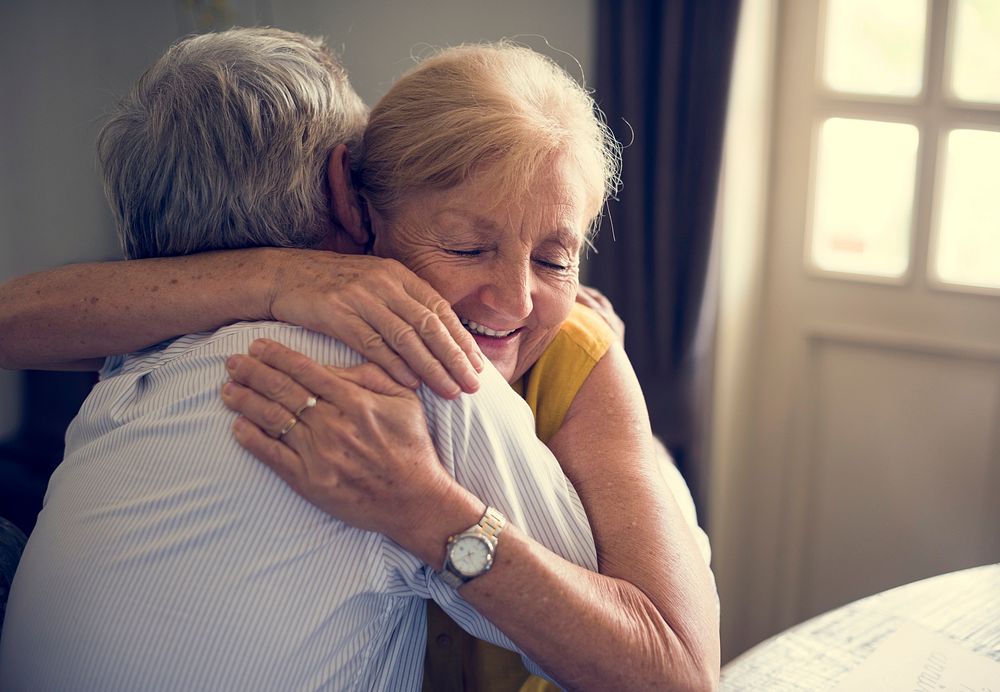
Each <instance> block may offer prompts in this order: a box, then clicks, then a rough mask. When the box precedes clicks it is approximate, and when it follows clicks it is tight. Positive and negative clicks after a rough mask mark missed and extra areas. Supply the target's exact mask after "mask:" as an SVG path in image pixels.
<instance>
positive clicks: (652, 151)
mask: <svg viewBox="0 0 1000 692" xmlns="http://www.w3.org/2000/svg"><path fill="white" fill-rule="evenodd" d="M738 19H739V0H599V1H598V11H597V24H598V49H597V60H598V68H597V69H598V71H597V85H596V86H597V99H598V102H599V103H600V105H601V108H602V109H603V110H604V113H605V115H606V116H607V120H608V124H609V125H610V127H611V128H612V130H614V132H615V134H616V135H617V137H618V139H619V141H621V142H622V143H624V144H625V145H626V148H625V151H624V153H623V171H622V179H623V181H624V187H623V188H622V190H621V193H620V194H619V199H618V200H617V201H613V202H611V203H610V205H609V209H608V212H609V217H608V218H605V220H604V223H603V225H602V228H601V233H600V235H599V236H598V238H597V241H596V248H597V254H596V255H592V256H591V258H590V262H589V274H588V277H589V281H590V283H592V284H593V285H594V286H596V287H597V288H599V289H600V290H601V291H603V292H604V293H605V294H606V295H607V296H608V297H609V298H610V299H611V301H612V302H613V303H614V305H615V308H616V310H617V311H618V313H619V314H620V315H621V316H622V318H623V319H624V320H625V323H626V325H627V326H626V332H625V338H626V343H625V347H626V350H627V352H628V354H629V357H630V359H631V361H632V364H633V366H634V367H635V369H636V372H637V373H638V376H639V380H640V382H641V383H642V387H643V391H644V393H645V396H646V402H647V404H648V406H649V412H650V418H651V420H652V424H653V431H654V432H655V433H656V434H657V435H658V436H659V437H660V439H662V440H663V441H664V443H665V444H666V445H667V447H668V449H670V451H671V453H672V454H673V456H674V458H675V460H676V461H677V464H678V466H679V467H680V469H681V472H682V473H684V474H685V476H686V478H687V479H688V482H689V484H690V485H691V487H692V491H693V492H694V495H695V499H696V501H698V500H700V498H701V497H702V491H703V488H702V487H701V484H700V483H699V481H700V480H701V479H700V478H699V474H698V472H699V469H700V468H702V467H703V462H704V460H705V454H706V450H705V445H704V440H705V438H706V435H705V432H706V429H707V422H706V420H705V416H706V415H707V411H708V410H709V394H710V392H711V364H712V348H711V344H712V342H713V341H714V338H713V336H714V330H713V329H712V325H713V323H714V315H715V310H714V305H715V300H716V295H717V291H716V289H715V283H716V280H715V272H714V271H713V268H712V264H713V263H712V259H711V258H712V245H713V242H712V226H713V217H714V211H715V197H716V189H717V187H718V179H719V165H720V161H721V155H722V139H723V131H724V127H725V115H726V101H727V97H728V92H729V76H730V72H731V66H732V65H731V64H732V55H733V48H734V44H735V39H736V26H737V23H738Z"/></svg>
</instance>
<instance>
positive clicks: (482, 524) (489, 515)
mask: <svg viewBox="0 0 1000 692" xmlns="http://www.w3.org/2000/svg"><path fill="white" fill-rule="evenodd" d="M506 525H507V518H506V517H504V515H503V514H502V513H501V512H500V510H498V509H496V508H495V507H487V508H486V513H485V514H483V516H482V518H481V519H480V520H479V523H477V524H475V525H473V526H470V527H469V528H468V529H466V530H465V531H462V532H461V533H457V534H455V535H454V536H451V537H449V538H448V543H447V547H446V551H447V550H448V549H450V548H451V546H452V544H453V543H454V542H455V541H456V540H458V539H459V538H462V537H463V536H475V537H477V538H481V539H482V540H484V541H486V543H487V544H488V545H489V547H490V560H489V562H487V564H486V565H485V566H484V568H483V570H482V571H481V572H480V573H479V574H473V575H465V574H462V573H461V572H459V571H458V570H457V569H455V567H454V566H452V564H451V556H450V552H448V553H446V555H445V561H444V569H442V570H441V571H440V572H438V576H440V577H441V580H442V581H444V583H446V584H447V585H448V586H450V587H452V588H453V589H457V588H458V587H460V586H462V584H465V583H468V582H469V581H471V580H473V579H475V578H476V577H478V576H481V575H482V574H485V573H486V572H489V571H490V569H491V568H492V567H493V561H494V555H495V551H496V546H497V542H498V540H499V537H500V533H501V532H502V531H503V529H504V526H506Z"/></svg>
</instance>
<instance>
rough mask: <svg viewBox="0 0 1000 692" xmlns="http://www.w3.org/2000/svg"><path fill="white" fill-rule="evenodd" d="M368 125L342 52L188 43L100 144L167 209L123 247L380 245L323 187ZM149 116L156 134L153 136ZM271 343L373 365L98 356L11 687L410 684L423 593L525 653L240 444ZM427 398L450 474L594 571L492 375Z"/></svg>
mask: <svg viewBox="0 0 1000 692" xmlns="http://www.w3.org/2000/svg"><path fill="white" fill-rule="evenodd" d="M287 103H291V104H292V105H291V106H286V105H284V104H287ZM269 108H270V109H274V110H273V112H270V113H268V112H266V111H267V109H269ZM262 112H263V113H264V115H263V116H262V115H261V113H262ZM365 116H366V110H365V108H364V106H363V105H362V103H361V102H360V100H359V99H358V97H357V96H356V95H355V94H354V92H353V91H352V90H351V87H350V85H349V84H348V82H347V79H346V75H345V74H344V72H343V70H342V69H341V68H340V67H339V66H338V65H337V64H336V62H335V61H334V59H333V57H332V56H331V55H330V54H329V53H328V52H327V51H326V50H325V49H323V48H322V47H321V46H320V45H318V44H317V43H315V42H314V41H311V40H309V39H306V38H304V37H301V36H297V35H293V34H288V33H285V32H280V31H276V30H264V29H261V30H234V31H231V32H225V33H222V34H217V35H206V36H200V37H195V38H191V39H188V40H186V41H184V42H182V43H180V44H178V45H176V46H174V47H173V48H171V50H170V51H169V52H168V53H167V54H166V55H165V56H164V57H163V58H161V60H160V61H159V62H157V64H156V65H155V66H154V67H153V68H151V70H150V71H149V72H148V73H147V74H146V75H145V76H144V77H143V79H142V80H140V82H139V83H138V84H137V86H136V88H135V89H134V90H133V93H132V94H131V95H130V96H129V98H128V99H127V100H126V101H125V102H124V103H123V105H122V107H121V109H120V111H119V113H118V114H117V115H116V117H115V118H114V119H113V120H112V122H111V123H110V124H109V125H108V127H106V128H105V130H104V131H103V133H102V137H101V143H100V146H101V148H102V151H103V152H104V154H105V155H104V159H105V160H104V162H103V163H104V173H105V176H106V179H107V180H108V181H109V184H108V190H109V197H110V198H111V201H112V203H113V204H114V205H116V206H117V207H118V208H123V209H124V208H129V207H130V205H145V206H147V207H148V206H153V207H157V208H158V209H159V210H160V214H159V216H158V217H157V218H151V219H148V225H146V226H144V227H140V228H136V227H135V226H133V227H130V228H129V229H127V231H126V233H127V236H126V238H125V246H126V249H127V252H128V254H130V256H133V257H142V256H155V255H157V254H181V253H184V252H190V251H196V250H206V249H216V248H225V247H233V246H236V247H240V246H253V245H265V246H266V245H287V244H290V243H289V241H288V238H286V237H285V235H284V234H287V233H288V229H294V232H297V233H300V234H301V237H299V238H296V239H293V243H292V244H296V245H300V246H307V247H314V248H329V249H335V250H340V251H348V252H350V251H354V252H357V251H359V250H360V247H361V244H362V243H363V242H364V240H365V239H364V238H352V237H349V236H348V235H347V234H346V233H344V232H343V229H342V227H340V226H339V225H338V224H337V218H336V213H335V212H336V210H335V209H332V208H331V206H332V205H334V204H335V202H330V201H326V200H328V199H333V195H330V197H327V195H328V191H327V190H325V189H323V187H319V186H317V184H316V183H315V181H316V179H317V177H318V176H317V175H316V173H317V172H318V171H321V170H324V169H325V167H326V165H327V161H328V159H329V157H330V155H331V152H332V151H333V150H334V149H335V148H336V147H337V145H338V144H341V143H345V142H346V143H354V142H356V141H357V140H358V137H359V136H360V134H361V132H362V129H363V127H364V124H365ZM135 119H143V120H144V123H143V125H144V126H145V125H146V124H150V125H152V127H153V128H159V129H160V132H161V134H162V135H163V136H161V137H160V138H159V139H156V138H145V137H143V136H141V135H142V134H144V133H145V130H144V129H143V128H142V127H139V128H136V127H134V126H133V125H134V121H135ZM205 143H207V145H205ZM151 145H154V146H159V147H162V148H161V149H160V150H158V151H157V150H151V148H150V147H151ZM200 145H204V146H205V148H202V149H199V146H200ZM111 151H113V155H108V154H107V152H111ZM206 151H210V152H212V154H211V155H210V154H208V153H206ZM135 156H141V157H142V158H143V159H144V160H145V161H146V164H147V165H148V166H149V168H150V175H148V176H147V177H146V179H144V180H136V179H135V178H134V177H132V176H122V175H120V170H121V168H122V167H126V166H128V165H130V164H131V163H132V161H130V160H129V157H135ZM289 180H292V181H299V185H298V187H295V186H292V185H289V184H288V183H287V181H289ZM275 189H280V190H284V191H285V194H280V193H275V192H273V191H274V190H275ZM317 193H319V194H317ZM320 195H322V196H320ZM140 197H144V198H145V199H140ZM317 197H319V199H318V200H317ZM150 199H155V200H157V201H158V204H153V205H150V204H149V200H150ZM250 200H252V202H250ZM317 202H319V204H317ZM317 210H318V211H319V213H317ZM154 229H156V230H157V231H162V230H164V229H170V231H171V232H170V233H165V234H164V233H159V234H156V233H155V232H154ZM199 233H200V235H199ZM263 336H267V337H270V338H272V339H275V340H279V341H281V342H283V343H286V344H289V345H292V346H294V347H295V348H297V349H299V350H301V351H303V352H304V353H308V354H310V355H311V356H313V357H314V358H317V359H318V360H321V361H323V362H328V363H336V364H339V365H342V366H352V365H357V364H358V363H360V357H359V356H357V355H356V354H355V353H353V352H352V351H350V349H348V348H347V347H346V346H344V345H343V344H341V343H339V342H336V341H334V340H332V339H329V338H327V337H322V336H320V335H318V334H315V333H312V332H307V331H305V330H303V329H301V328H296V327H290V326H287V325H281V324H278V323H253V324H249V323H247V324H239V325H235V326H232V327H228V328H224V329H221V330H219V331H217V332H214V333H211V334H197V335H190V336H186V337H182V338H180V339H178V340H176V341H174V342H172V343H169V344H163V345H161V346H160V347H158V348H155V349H153V350H150V351H147V352H144V353H139V354H134V355H131V356H128V357H121V358H115V359H110V360H109V362H108V363H107V364H106V365H105V368H104V369H103V371H102V380H103V381H102V382H101V383H100V384H99V385H98V386H97V387H96V388H95V390H94V392H93V394H92V395H91V396H90V397H89V399H88V400H87V402H86V403H85V404H84V406H83V408H82V410H81V413H80V415H79V417H78V418H77V420H76V421H74V424H73V426H72V427H71V429H70V431H69V432H68V435H67V446H66V458H65V460H64V462H63V464H62V465H61V466H60V468H59V469H58V471H57V472H56V474H55V475H54V476H53V478H52V481H51V483H50V487H49V491H48V494H47V497H46V505H45V509H44V510H43V512H42V513H41V515H40V516H39V520H38V524H37V528H36V529H35V531H34V533H33V535H32V537H31V539H30V541H29V545H28V547H27V549H26V552H25V555H24V557H23V558H22V562H21V565H20V568H19V571H18V574H17V577H16V579H15V584H14V587H13V590H12V595H11V599H10V603H9V610H8V615H7V623H6V626H5V628H4V633H3V641H2V649H0V688H2V689H4V690H40V689H44V690H60V689H63V690H85V689H89V690H113V689H121V690H137V689H157V690H162V689H178V690H180V689H183V690H191V689H223V688H225V689H241V690H247V689H273V690H293V689H316V688H333V689H355V688H365V689H368V688H372V689H407V688H410V689H412V688H415V687H416V686H418V684H419V680H420V676H421V663H422V660H423V644H424V638H423V612H424V599H427V598H433V599H435V600H437V601H438V602H439V603H440V604H441V605H442V606H443V607H444V608H445V609H446V610H447V612H449V614H451V615H452V617H454V618H455V619H456V620H457V621H459V622H461V623H462V624H464V625H465V626H466V627H468V628H469V629H471V630H473V631H474V632H476V633H477V634H478V635H479V636H482V637H484V638H489V639H492V640H494V641H496V642H499V643H501V644H505V645H506V646H508V647H511V646H512V645H511V644H510V642H509V641H508V640H506V638H505V637H504V636H503V635H501V634H500V633H499V632H498V631H497V630H496V629H495V628H494V627H493V626H492V625H490V624H489V623H488V622H486V621H485V620H484V619H483V618H482V617H480V616H478V615H477V614H476V613H475V612H474V611H472V610H471V609H470V608H469V607H468V605H466V604H465V603H464V602H463V601H462V600H461V598H459V597H458V595H457V593H456V591H455V590H454V589H453V588H450V587H449V586H448V585H447V584H445V583H444V582H443V581H441V579H440V578H439V577H438V576H436V574H435V571H434V570H433V569H431V568H429V567H428V565H426V564H424V563H423V562H422V561H421V560H419V559H418V558H416V557H414V556H412V555H411V554H409V553H407V552H405V551H404V550H402V549H401V548H400V547H399V546H398V545H396V544H395V543H393V542H391V541H389V540H388V539H385V538H384V537H382V536H380V535H379V534H375V533H369V532H365V531H360V530H356V529H351V528H349V527H347V526H345V525H343V524H341V523H339V522H337V521H334V520H332V519H330V518H329V517H328V516H326V515H325V514H323V513H322V512H320V511H319V510H317V509H315V508H314V507H312V506H311V505H308V504H307V503H306V502H304V501H303V500H302V499H301V498H300V497H299V496H297V495H295V494H294V493H293V492H292V491H291V490H290V489H289V488H288V487H287V486H285V485H284V484H283V483H281V482H280V480H279V479H278V478H277V477H276V476H274V475H273V474H272V473H271V472H270V471H269V470H268V469H267V468H266V467H264V466H263V465H260V464H258V463H256V462H254V461H253V460H252V459H251V458H250V457H249V455H248V454H247V453H246V452H245V451H243V450H242V449H241V448H240V447H239V446H238V445H237V443H236V442H235V441H234V440H233V438H232V434H231V432H230V427H231V425H232V421H233V416H232V414H231V413H230V412H228V411H227V410H226V409H225V408H224V406H223V404H222V402H221V400H220V399H219V396H218V392H219V387H220V385H221V384H222V382H224V381H225V378H226V369H225V368H226V358H227V356H228V355H229V354H232V353H237V352H245V351H246V350H247V349H248V347H249V346H250V344H251V342H252V341H254V339H256V338H259V337H263ZM421 395H422V396H423V397H424V403H425V405H426V415H427V419H428V424H429V425H430V427H431V428H432V429H434V430H435V431H436V433H437V440H436V442H437V453H438V455H439V456H440V459H441V462H442V464H443V465H444V467H445V468H446V469H448V470H449V471H450V472H452V473H453V474H454V475H455V476H456V477H458V478H459V479H460V480H461V481H463V482H464V483H465V484H466V486H467V487H468V489H469V490H470V491H471V492H472V493H473V494H475V495H479V496H490V497H494V498H502V499H498V500H496V501H497V502H498V503H502V504H503V506H504V510H505V514H506V516H507V518H508V519H509V520H510V522H511V523H512V524H516V525H517V526H518V527H520V528H521V529H522V530H523V531H525V532H526V533H527V534H529V535H540V534H541V535H546V536H549V537H551V539H550V547H552V548H553V549H555V550H557V551H558V552H559V553H561V554H562V555H564V556H565V557H567V558H569V559H572V560H575V561H577V562H579V563H582V564H584V565H586V566H587V567H590V568H593V569H596V562H595V555H594V551H593V545H592V543H591V538H590V536H589V527H588V525H587V522H586V517H585V515H584V513H583V511H582V508H581V506H580V503H579V501H578V499H577V498H576V497H575V495H573V494H572V493H571V492H568V490H567V484H566V482H565V479H564V477H563V476H562V474H561V472H560V470H559V468H558V465H557V464H556V462H555V461H554V459H552V458H551V456H550V455H549V454H547V453H546V450H545V449H544V447H543V446H542V445H541V444H540V443H538V442H537V441H536V440H534V439H533V437H534V435H533V432H532V430H533V426H532V424H531V420H530V413H529V412H527V411H526V409H525V408H524V407H523V405H522V404H520V402H519V400H518V399H517V397H516V395H514V393H513V392H512V391H511V390H510V388H509V386H508V385H507V384H506V383H505V382H504V381H503V380H502V379H501V378H500V377H499V376H498V375H497V374H496V373H495V372H493V371H491V370H489V369H487V370H486V371H485V372H484V375H483V378H482V388H481V392H480V393H478V394H477V395H476V396H473V397H463V398H461V399H459V400H456V401H450V402H449V401H446V400H443V399H438V398H437V397H435V396H433V394H431V393H428V392H426V391H423V392H422V393H421ZM421 425H422V424H421V423H420V422H418V425H417V428H418V434H417V436H416V439H417V443H418V444H422V442H421V440H420V437H419V435H420V434H423V435H426V431H421V430H419V428H420V427H421ZM458 440H472V441H474V443H475V447H476V449H477V450H480V451H477V452H469V453H467V450H465V449H461V448H458V447H456V446H455V445H456V444H457V441H458ZM400 445H401V446H402V447H403V448H406V446H407V443H406V441H401V442H400ZM505 449H507V450H516V451H517V454H516V455H515V458H511V455H510V454H505V453H504V452H503V451H502V450H505ZM419 451H420V452H423V453H429V454H433V453H434V451H435V450H434V449H433V448H430V447H429V445H424V448H423V449H420V450H419ZM407 452H408V453H413V452H414V450H413V449H412V448H409V449H407ZM498 460H499V461H498ZM529 460H530V469H529V466H528V465H529ZM472 467H475V468H476V469H477V472H476V473H474V474H473V473H470V469H471V468H472ZM510 477H515V478H520V479H522V481H521V482H524V483H527V482H529V481H530V482H531V483H532V484H537V486H538V487H537V488H535V489H533V490H532V493H531V496H532V497H535V498H537V499H541V500H542V502H541V503H538V502H535V503H533V504H529V503H526V502H523V498H522V497H521V496H520V494H519V491H518V488H517V487H511V486H510V483H509V478H510ZM539 492H540V495H539V494H538V493H539ZM490 516H491V517H493V516H499V515H496V513H495V510H491V515H490ZM493 521H495V522H501V521H502V520H500V519H493ZM463 528H466V527H464V526H463V527H456V529H463ZM499 528H500V527H496V526H495V527H494V529H499ZM455 532H456V533H458V531H457V530H456V531H455ZM444 538H446V537H443V538H442V546H443V545H444V543H443V540H444ZM438 567H440V565H438Z"/></svg>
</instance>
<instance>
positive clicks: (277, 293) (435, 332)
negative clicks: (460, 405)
mask: <svg viewBox="0 0 1000 692" xmlns="http://www.w3.org/2000/svg"><path fill="white" fill-rule="evenodd" d="M281 252H283V253H286V254H287V257H285V258H284V260H283V261H282V262H280V263H279V265H278V269H277V271H276V272H275V273H274V277H275V278H274V284H275V285H274V293H273V297H272V299H271V303H270V313H271V315H272V316H273V317H274V319H276V320H281V321H282V322H290V323H292V324H299V325H302V326H304V327H308V328H309V329H312V330H314V331H318V332H322V333H324V334H328V335H329V336H332V337H334V338H336V339H339V340H340V341H343V342H344V343H345V344H347V345H348V346H350V347H351V348H353V349H354V350H355V351H357V352H358V353H360V354H361V355H363V356H364V357H365V358H367V359H368V360H370V361H372V362H373V363H376V364H377V365H380V366H381V367H382V368H383V369H384V370H385V371H386V372H388V373H389V374H390V375H391V376H392V377H393V378H394V379H395V380H396V381H397V382H399V383H400V384H403V385H406V386H407V387H417V386H419V384H420V382H421V381H424V382H426V383H427V385H428V386H429V387H430V388H431V389H433V390H434V391H435V392H437V393H438V394H440V395H441V396H444V397H448V398H454V397H456V396H458V395H459V394H460V393H461V391H462V390H464V391H467V392H473V391H475V390H476V389H477V388H478V387H479V379H478V376H477V374H476V373H477V372H479V371H481V370H482V369H483V356H482V354H481V353H480V351H479V347H478V346H477V345H476V342H475V340H474V339H473V338H472V335H471V334H469V332H468V330H466V329H465V328H464V327H463V326H462V323H461V322H459V320H458V317H457V316H456V315H455V313H454V312H453V311H452V309H451V306H450V305H449V304H448V302H447V301H446V300H445V299H444V298H442V297H441V296H440V295H439V294H438V292H437V291H435V290H434V289H433V288H431V287H430V285H429V284H428V283H427V282H425V281H424V280H423V279H421V278H419V277H418V276H417V275H416V274H414V273H413V272H411V271H410V270H409V269H406V268H405V267H404V266H403V265H401V264H400V263H399V262H396V261H395V260H391V259H384V258H380V257H372V256H370V255H341V254H337V253H332V252H319V251H281Z"/></svg>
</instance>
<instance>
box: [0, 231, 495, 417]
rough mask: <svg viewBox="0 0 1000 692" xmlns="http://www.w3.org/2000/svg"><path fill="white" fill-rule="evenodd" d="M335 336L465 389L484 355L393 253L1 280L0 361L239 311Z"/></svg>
mask: <svg viewBox="0 0 1000 692" xmlns="http://www.w3.org/2000/svg"><path fill="white" fill-rule="evenodd" d="M269 319H274V320H280V321H283V322H290V323H292V324H298V325H302V326H304V327H308V328H309V329H313V330H315V331H319V332H324V333H326V334H329V335H330V336H333V337H335V338H337V339H340V340H341V341H343V342H344V343H346V344H347V345H348V346H350V347H351V348H353V349H355V350H356V351H358V352H360V353H361V354H362V355H364V356H365V357H366V358H368V359H369V360H371V361H373V362H375V363H378V364H379V365H380V366H382V367H383V368H385V369H386V370H387V371H388V372H389V374H391V375H392V376H393V377H394V378H396V379H397V380H398V381H399V382H400V383H402V384H405V385H407V386H410V387H415V386H417V385H418V384H419V383H420V380H423V381H426V382H427V383H428V385H430V386H431V388H432V389H434V391H436V392H437V393H438V394H441V395H442V396H447V397H454V396H457V395H458V393H459V391H460V388H461V389H464V390H465V391H475V389H476V388H477V387H478V378H477V375H476V371H478V370H481V369H482V357H481V355H480V353H479V350H478V348H477V346H476V344H475V341H473V339H472V338H471V336H470V335H469V333H468V331H467V330H465V329H464V328H463V327H462V325H461V323H460V322H459V321H458V318H457V317H455V314H454V313H453V312H452V310H451V308H450V306H449V305H448V304H447V302H446V301H445V300H444V299H443V298H441V296H440V295H438V294H437V292H436V291H434V290H433V289H431V287H430V286H429V285H428V284H427V283H426V282H424V281H423V280H421V279H420V278H418V277H417V276H416V275H415V274H413V273H412V272H410V271H409V270H407V269H405V268H404V267H403V266H402V265H400V264H399V263H397V262H395V261H393V260H387V259H381V258H377V257H370V256H365V255H341V254H337V253H333V252H325V251H318V250H292V249H278V248H258V249H251V250H234V251H224V252H211V253H203V254H198V255H189V256H185V257H174V258H164V259H147V260H129V261H126V262H104V263H92V264H78V265H71V266H67V267H62V268H59V269H54V270H51V271H47V272H41V273H38V274H31V275H28V276H24V277H20V278H16V279H12V280H10V281H8V282H7V283H5V284H3V285H2V286H0V368H8V369H19V368H40V369H60V368H83V369H96V368H97V367H99V366H100V362H101V361H100V359H101V358H103V357H104V356H107V355H110V354H115V353H127V352H130V351H136V350H139V349H142V348H145V347H148V346H151V345H153V344H156V343H159V342H160V341H163V340H165V339H169V338H171V337H175V336H178V335H180V334H189V333H193V332H201V331H209V330H212V329H217V328H218V327H221V326H223V325H226V324H231V323H233V322H238V321H241V320H269Z"/></svg>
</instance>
